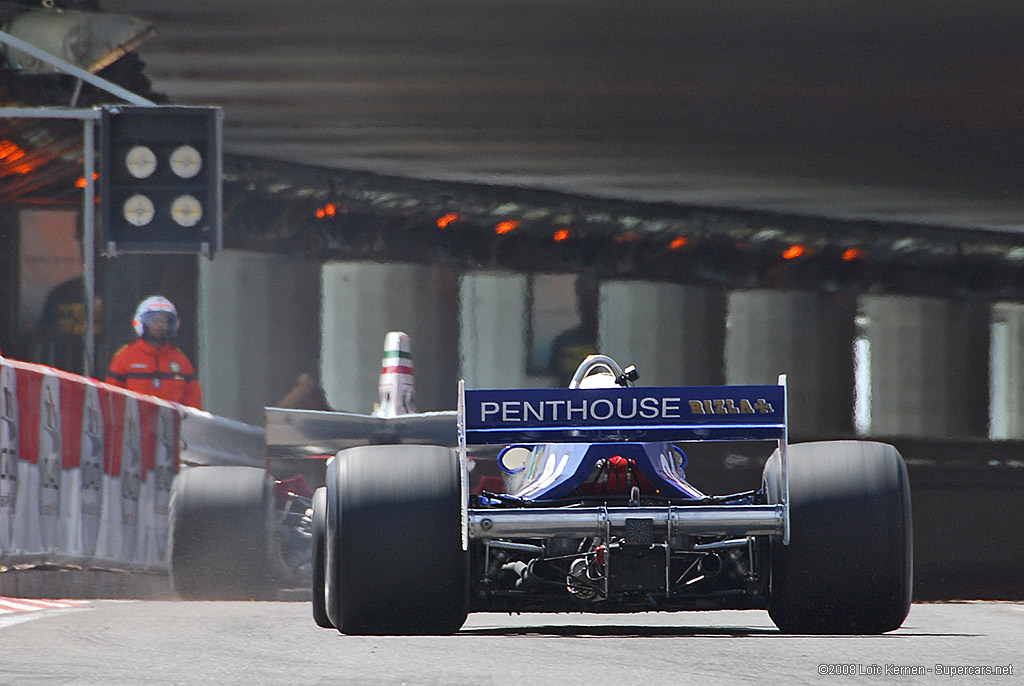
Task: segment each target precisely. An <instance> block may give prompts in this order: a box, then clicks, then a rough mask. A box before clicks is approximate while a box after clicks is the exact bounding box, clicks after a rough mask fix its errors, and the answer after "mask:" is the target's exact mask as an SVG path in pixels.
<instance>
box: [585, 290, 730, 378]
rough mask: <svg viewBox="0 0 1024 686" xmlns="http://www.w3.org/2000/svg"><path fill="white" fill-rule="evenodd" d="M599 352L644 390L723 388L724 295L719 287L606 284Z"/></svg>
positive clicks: (601, 313) (600, 326) (600, 322)
mask: <svg viewBox="0 0 1024 686" xmlns="http://www.w3.org/2000/svg"><path fill="white" fill-rule="evenodd" d="M598 331H599V333H598V347H599V349H600V351H601V352H602V353H604V354H605V355H609V356H611V357H612V358H614V359H615V361H616V362H618V363H619V364H621V365H622V366H624V367H625V366H626V365H628V364H635V365H636V367H637V370H638V371H639V372H640V381H639V383H640V384H641V385H651V386H672V385H681V386H703V385H716V384H721V383H723V381H724V379H725V370H724V366H723V355H722V347H723V343H724V338H725V292H724V290H722V289H721V288H719V287H717V286H689V285H682V284H673V283H651V282H645V281H606V282H604V283H602V284H601V304H600V315H599V329H598Z"/></svg>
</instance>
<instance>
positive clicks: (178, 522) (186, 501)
mask: <svg viewBox="0 0 1024 686" xmlns="http://www.w3.org/2000/svg"><path fill="white" fill-rule="evenodd" d="M274 509H275V508H274V492H273V481H272V480H271V479H270V477H269V476H268V475H267V473H266V472H265V471H264V470H262V469H257V468H254V467H192V468H190V469H186V470H183V471H182V472H181V473H180V474H178V476H177V477H175V480H174V485H173V486H172V489H171V500H170V514H169V524H168V529H169V532H168V536H169V539H170V541H169V547H170V571H171V583H172V584H173V586H174V590H175V591H176V592H177V594H178V595H179V596H180V597H181V598H183V599H185V600H245V599H257V600H263V599H269V598H272V597H274V596H275V595H276V592H277V578H278V574H277V568H278V558H277V556H276V555H275V554H274V552H273V551H274V550H275V548H274V535H275V519H274V518H275V512H274Z"/></svg>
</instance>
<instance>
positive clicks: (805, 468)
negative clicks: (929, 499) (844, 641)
mask: <svg viewBox="0 0 1024 686" xmlns="http://www.w3.org/2000/svg"><path fill="white" fill-rule="evenodd" d="M787 456H788V471H789V498H790V527H791V528H790V531H791V538H790V544H789V545H788V546H784V545H782V542H781V540H779V539H773V540H772V544H771V581H770V589H769V600H768V612H769V614H770V615H771V618H772V621H774V622H775V624H776V626H778V627H779V629H781V630H782V631H784V632H786V633H809V634H823V633H829V634H879V633H884V632H886V631H892V630H894V629H897V628H899V627H900V625H901V624H902V623H903V620H904V619H905V618H906V616H907V612H908V611H909V610H910V601H911V585H912V579H913V562H912V561H913V539H912V535H913V534H912V530H911V514H910V487H909V483H908V480H907V468H906V465H905V464H904V462H903V458H902V457H900V454H899V453H898V452H897V451H896V449H895V448H894V447H892V446H891V445H887V444H884V443H873V442H868V441H831V442H819V443H801V444H796V445H791V446H789V447H788V453H787ZM764 481H765V490H766V493H767V495H768V500H769V502H771V503H778V502H779V501H780V497H781V495H780V492H781V487H780V482H781V458H780V455H779V451H778V450H776V451H775V453H773V454H772V456H771V457H770V458H769V459H768V462H767V464H766V465H765V469H764Z"/></svg>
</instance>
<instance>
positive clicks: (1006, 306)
mask: <svg viewBox="0 0 1024 686" xmlns="http://www.w3.org/2000/svg"><path fill="white" fill-rule="evenodd" d="M991 358H992V364H991V386H992V391H991V393H992V407H991V408H990V414H991V417H992V419H991V426H990V431H989V434H990V436H991V438H1016V439H1020V438H1024V305H1022V304H1020V303H998V304H996V305H994V306H993V307H992V352H991Z"/></svg>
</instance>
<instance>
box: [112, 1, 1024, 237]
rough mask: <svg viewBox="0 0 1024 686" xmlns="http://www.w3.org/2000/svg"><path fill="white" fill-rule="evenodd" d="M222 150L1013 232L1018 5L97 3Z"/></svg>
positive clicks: (1018, 209)
mask: <svg viewBox="0 0 1024 686" xmlns="http://www.w3.org/2000/svg"><path fill="white" fill-rule="evenodd" d="M102 8H103V9H104V10H105V11H108V12H127V13H131V14H135V15H137V16H140V17H142V18H144V19H147V20H150V21H152V22H154V23H155V24H156V26H157V35H156V37H155V38H153V39H152V40H150V41H149V42H147V43H146V44H145V45H143V46H142V47H141V48H140V50H139V53H140V55H141V57H142V59H143V60H144V61H145V62H146V65H147V66H146V75H147V76H148V77H149V78H150V79H151V80H152V81H153V86H154V89H155V90H157V91H159V92H163V93H166V94H167V95H168V96H169V97H170V99H171V100H172V101H173V102H178V103H184V104H215V105H222V106H223V107H224V109H225V113H226V129H225V135H226V146H227V151H228V153H230V154H234V155H239V156H247V157H252V158H262V159H271V160H283V161H287V162H294V163H300V164H304V165H313V166H319V167H327V168H334V169H339V170H348V171H369V172H376V173H379V174H385V175H393V176H397V177H410V178H414V179H427V180H441V181H465V182H470V183H482V184H493V185H511V186H522V187H529V188H541V189H552V190H558V191H564V192H567V193H577V194H583V195H588V196H594V197H606V198H615V199H624V200H630V201H654V202H668V203H677V204H683V205H687V206H695V207H705V208H728V209H732V210H748V211H751V210H756V211H767V212H776V213H781V214H786V215H803V216H812V217H814V216H817V217H829V218H832V219H842V220H860V219H868V220H881V221H882V223H881V224H880V225H879V226H880V227H884V226H885V222H888V221H898V222H905V223H909V224H914V223H920V224H926V225H933V226H947V227H958V228H968V229H973V228H979V227H980V228H995V229H998V230H1000V231H1010V232H1013V231H1018V230H1021V229H1024V202H1022V201H1024V197H1022V196H1024V186H1022V184H1021V183H1020V178H1021V176H1022V173H1021V172H1022V171H1024V135H1022V133H1021V132H1022V131H1024V67H1022V64H1024V60H1021V48H1020V42H1019V38H1020V36H1021V35H1024V6H1022V5H1019V4H1014V3H1003V2H989V1H987V0H980V1H978V2H972V3H963V2H958V1H955V0H907V1H905V2H900V3H888V2H872V1H865V2H856V3H834V2H833V3H823V2H811V1H809V0H807V1H786V2H783V1H780V0H766V1H760V2H746V1H740V2H730V3H721V2H719V1H718V0H714V1H712V0H694V1H687V2H680V1H679V0H650V1H648V2H643V3H625V2H609V1H608V0H588V1H586V2H584V1H582V0H437V1H434V2H426V1H425V0H347V1H346V2H337V1H336V0H308V1H307V2H304V3H298V4H297V3H293V2H290V1H286V0H255V1H253V0H246V1H245V2H243V1H242V0H207V1H206V2H203V3H172V4H168V3H166V2H163V0H105V1H104V2H103V3H102Z"/></svg>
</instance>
